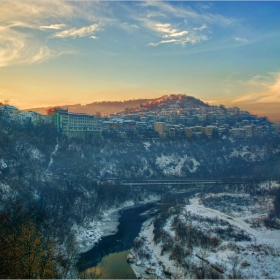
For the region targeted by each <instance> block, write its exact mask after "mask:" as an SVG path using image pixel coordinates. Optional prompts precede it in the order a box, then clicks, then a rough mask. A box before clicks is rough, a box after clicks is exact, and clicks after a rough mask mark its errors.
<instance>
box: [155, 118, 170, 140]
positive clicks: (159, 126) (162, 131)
mask: <svg viewBox="0 0 280 280" xmlns="http://www.w3.org/2000/svg"><path fill="white" fill-rule="evenodd" d="M154 131H156V132H158V134H159V136H160V137H166V136H167V127H166V123H165V122H156V123H154Z"/></svg>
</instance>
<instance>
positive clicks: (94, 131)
mask: <svg viewBox="0 0 280 280" xmlns="http://www.w3.org/2000/svg"><path fill="white" fill-rule="evenodd" d="M47 115H48V116H51V117H52V122H53V124H54V125H55V126H56V129H57V131H59V132H61V133H62V134H65V135H67V136H69V137H82V138H90V137H100V136H101V131H102V129H101V124H100V123H99V122H98V118H96V117H95V116H93V115H88V114H75V113H69V112H68V109H63V108H51V109H49V110H47Z"/></svg>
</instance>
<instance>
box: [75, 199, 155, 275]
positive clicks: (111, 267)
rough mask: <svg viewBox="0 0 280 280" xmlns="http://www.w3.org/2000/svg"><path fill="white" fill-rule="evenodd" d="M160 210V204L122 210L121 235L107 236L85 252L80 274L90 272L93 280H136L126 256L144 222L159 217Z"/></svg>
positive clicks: (82, 257)
mask: <svg viewBox="0 0 280 280" xmlns="http://www.w3.org/2000/svg"><path fill="white" fill-rule="evenodd" d="M157 209H158V204H157V203H148V204H145V205H141V206H136V207H133V208H129V209H125V210H122V211H121V212H120V214H121V217H120V219H119V226H118V231H117V233H116V234H114V235H109V236H106V237H103V238H102V239H101V241H100V242H99V243H98V244H97V245H96V246H95V247H93V248H92V249H91V250H89V251H88V252H85V253H82V254H81V255H80V259H79V261H78V264H77V265H78V269H79V271H83V272H86V274H87V275H88V277H90V278H94V277H95V278H96V277H98V278H104V279H127V278H129V279H133V278H135V274H134V273H133V270H132V269H131V267H130V265H128V264H127V262H126V256H127V255H128V253H129V250H130V249H131V248H132V246H133V240H134V239H135V238H136V236H137V235H138V233H139V232H140V230H141V226H142V224H143V222H145V221H146V220H147V219H149V218H151V217H153V216H155V215H156V213H157V211H158V210H157ZM101 273H102V275H100V274H101Z"/></svg>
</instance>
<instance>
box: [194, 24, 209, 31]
mask: <svg viewBox="0 0 280 280" xmlns="http://www.w3.org/2000/svg"><path fill="white" fill-rule="evenodd" d="M206 28H207V25H206V24H203V25H202V26H201V27H195V28H194V30H200V31H202V30H203V29H206Z"/></svg>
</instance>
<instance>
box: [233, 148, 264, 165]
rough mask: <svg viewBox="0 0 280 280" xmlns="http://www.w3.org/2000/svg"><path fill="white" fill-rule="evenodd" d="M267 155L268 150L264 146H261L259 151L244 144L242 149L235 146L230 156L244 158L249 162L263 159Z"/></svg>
mask: <svg viewBox="0 0 280 280" xmlns="http://www.w3.org/2000/svg"><path fill="white" fill-rule="evenodd" d="M265 156H266V151H265V149H264V148H259V149H258V150H257V151H250V150H249V147H248V146H242V149H240V148H238V149H235V148H233V151H232V152H231V153H230V155H229V158H242V159H244V160H246V161H249V162H254V161H256V160H259V159H261V160H263V159H264V158H265Z"/></svg>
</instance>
